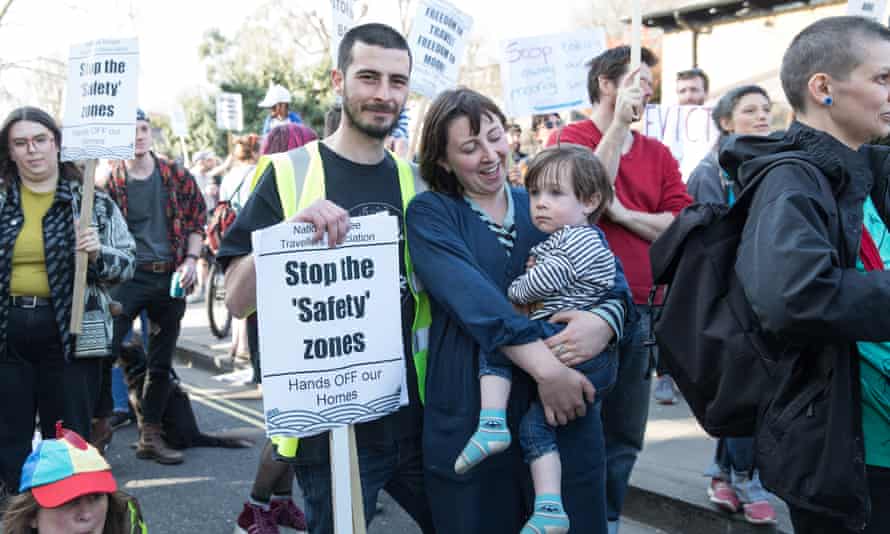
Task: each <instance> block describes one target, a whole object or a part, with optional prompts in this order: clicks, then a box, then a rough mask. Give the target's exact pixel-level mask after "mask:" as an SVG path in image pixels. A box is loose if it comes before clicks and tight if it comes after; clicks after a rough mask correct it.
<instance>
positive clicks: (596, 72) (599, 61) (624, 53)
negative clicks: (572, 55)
mask: <svg viewBox="0 0 890 534" xmlns="http://www.w3.org/2000/svg"><path fill="white" fill-rule="evenodd" d="M640 63H642V64H645V65H647V66H648V67H649V68H654V67H655V66H656V65H658V56H656V55H655V54H653V53H652V51H651V50H649V49H648V48H646V47H645V46H644V47H642V48H640ZM587 68H589V69H590V70H589V71H588V72H587V95H588V96H589V97H590V101H591V102H593V103H594V104H596V103H597V102H599V101H600V76H603V77H605V78H606V79H607V80H609V81H611V82H612V83H614V84H617V83H618V80H619V79H620V78H621V77H622V76H624V75H625V74H626V73H627V71H628V69H630V47H629V46H627V45H624V46H616V47H615V48H610V49H608V50H606V51H605V52H603V53H602V54H600V55H598V56H596V57H595V58H593V59H591V60H590V62H589V63H587Z"/></svg>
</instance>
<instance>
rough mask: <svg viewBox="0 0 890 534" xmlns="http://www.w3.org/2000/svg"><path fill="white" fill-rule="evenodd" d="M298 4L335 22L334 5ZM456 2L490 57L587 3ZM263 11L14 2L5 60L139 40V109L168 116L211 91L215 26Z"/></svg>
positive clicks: (231, 26) (58, 0)
mask: <svg viewBox="0 0 890 534" xmlns="http://www.w3.org/2000/svg"><path fill="white" fill-rule="evenodd" d="M292 1H293V2H294V3H295V4H299V5H301V6H306V5H311V6H312V7H313V8H315V9H317V10H318V12H319V13H323V14H324V15H325V16H326V17H329V16H330V13H329V12H330V3H329V1H328V0H292ZM367 1H368V4H369V11H368V16H367V18H366V20H368V21H377V22H385V23H388V24H391V25H393V26H398V25H399V19H398V3H397V0H367ZM452 3H453V4H454V5H456V6H457V7H458V8H460V9H462V10H463V11H465V12H467V13H468V14H470V16H472V17H473V19H474V24H473V32H472V33H478V34H480V35H484V36H485V37H486V39H487V41H488V46H487V47H486V50H488V51H493V50H495V49H496V46H497V44H498V43H499V42H500V41H501V40H503V39H506V38H509V37H520V36H531V35H536V34H542V33H557V32H560V31H568V30H571V29H573V28H572V24H573V20H572V17H571V14H572V12H573V11H572V10H573V8H574V7H575V6H577V5H580V4H581V3H582V0H550V1H548V2H547V3H546V5H547V12H546V18H543V19H542V13H541V6H542V5H543V4H542V2H541V1H540V0H485V1H479V0H452ZM259 4H260V2H259V1H258V0H247V1H245V0H152V1H141V2H138V1H135V0H14V1H13V4H12V8H11V10H10V12H9V13H8V14H7V16H6V18H5V19H4V23H3V26H2V27H0V51H2V52H0V58H2V60H3V61H11V60H27V59H30V58H33V57H36V56H41V55H42V56H51V57H56V58H58V59H65V58H67V56H68V49H69V47H70V45H71V44H74V43H79V42H84V41H89V40H92V39H98V38H114V37H132V36H136V37H138V38H139V49H140V58H139V61H140V83H139V102H140V105H141V106H142V107H144V108H145V109H147V110H150V111H156V112H167V113H169V112H171V111H172V109H173V108H174V106H175V104H176V101H177V100H178V98H179V97H180V96H181V95H183V94H188V93H194V92H196V91H212V90H213V88H212V87H210V86H208V85H207V84H206V81H205V70H204V67H203V66H202V65H201V63H200V61H199V59H198V46H199V44H200V42H201V37H202V35H203V34H204V32H205V31H207V30H208V29H210V28H214V27H215V28H219V29H220V30H222V32H223V33H224V34H225V35H228V36H232V35H234V34H235V32H236V31H237V29H238V27H239V26H240V25H241V23H242V22H243V20H244V19H245V18H246V17H248V16H249V15H250V14H251V13H252V12H253V11H254V10H255V9H256V7H257V6H258V5H259ZM542 20H543V21H544V22H543V24H542ZM14 90H17V91H27V90H28V88H26V87H18V88H15V89H14ZM26 94H27V93H26ZM0 111H3V110H0Z"/></svg>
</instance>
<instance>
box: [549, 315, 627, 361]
mask: <svg viewBox="0 0 890 534" xmlns="http://www.w3.org/2000/svg"><path fill="white" fill-rule="evenodd" d="M550 322H551V323H566V327H565V328H564V329H563V331H562V332H560V333H558V334H556V335H554V336H551V337H548V338H547V339H545V340H544V343H546V344H547V347H549V348H550V350H552V351H553V354H554V355H556V357H557V358H558V359H559V361H561V362H562V363H564V364H565V365H568V366H569V367H574V366H576V365H578V364H581V363H584V362H586V361H587V360H589V359H591V358H593V357H594V356H596V355H598V354H599V353H601V352H603V350H605V348H606V347H607V346H608V345H609V342H610V341H612V338H614V337H615V331H614V330H612V327H611V326H609V323H607V322H606V321H605V319H603V318H602V317H600V316H599V315H596V314H594V313H590V312H585V311H579V310H570V311H564V312H559V313H556V314H554V315H553V317H551V318H550Z"/></svg>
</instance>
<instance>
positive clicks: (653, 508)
mask: <svg viewBox="0 0 890 534" xmlns="http://www.w3.org/2000/svg"><path fill="white" fill-rule="evenodd" d="M176 356H177V358H178V359H179V360H180V361H181V362H182V363H184V364H186V365H188V366H192V367H196V368H199V369H203V370H206V371H209V372H216V373H229V372H232V371H234V370H236V369H240V368H243V367H245V366H249V364H247V363H244V364H238V365H235V364H233V362H232V359H231V358H229V357H228V356H225V355H215V354H213V353H210V352H209V351H208V350H207V348H206V347H205V346H203V345H201V344H200V343H195V342H193V341H189V340H187V339H180V340H179V341H178V343H177V346H176ZM702 491H704V490H702ZM622 514H623V515H624V516H626V517H629V518H630V519H633V520H634V521H637V522H639V523H643V524H645V525H647V526H651V527H655V528H658V529H661V530H663V531H665V533H666V534H793V533H792V532H790V531H786V530H782V529H780V528H777V527H776V526H775V525H752V524H750V523H748V522H746V521H745V520H744V519H743V518H742V515H741V514H734V515H729V514H727V513H726V512H723V511H720V510H717V509H716V508H714V507H712V506H710V505H709V504H703V503H701V502H697V501H691V500H686V499H682V498H678V497H673V496H671V495H668V494H665V493H661V492H658V491H655V490H652V489H647V488H645V487H642V486H639V485H635V484H630V485H629V486H628V488H627V495H626V496H625V499H624V507H623V509H622Z"/></svg>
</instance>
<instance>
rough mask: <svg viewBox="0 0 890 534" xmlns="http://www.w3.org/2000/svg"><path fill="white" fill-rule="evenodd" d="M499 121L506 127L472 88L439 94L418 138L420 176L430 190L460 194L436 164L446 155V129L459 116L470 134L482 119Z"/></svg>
mask: <svg viewBox="0 0 890 534" xmlns="http://www.w3.org/2000/svg"><path fill="white" fill-rule="evenodd" d="M483 115H486V116H488V117H489V118H490V119H492V120H494V119H497V120H499V121H501V125H502V126H503V127H504V128H506V125H507V118H506V117H505V116H504V113H503V112H502V111H501V109H500V108H499V107H498V105H497V104H495V103H494V101H493V100H491V99H490V98H488V97H487V96H485V95H483V94H481V93H477V92H476V91H474V90H472V89H467V88H465V87H459V88H457V89H451V90H448V91H443V92H442V93H440V94H439V96H437V97H436V100H434V101H433V103H432V105H431V106H430V109H429V111H427V113H426V117H424V120H423V133H422V134H421V136H420V154H419V161H420V175H421V176H423V179H424V180H425V181H426V182H427V183H428V184H429V186H430V189H432V190H433V191H436V192H438V193H445V194H449V195H455V196H456V195H461V194H463V186H461V184H460V182H459V181H458V179H457V176H455V175H454V173H453V172H450V171H447V170H445V169H444V168H443V167H442V166H441V165H439V162H440V161H442V160H444V159H445V158H446V157H447V155H448V128H449V127H450V126H451V123H452V122H453V121H454V120H455V119H458V118H460V117H466V118H467V119H469V121H470V131H471V132H472V133H473V135H479V130H480V129H481V128H482V116H483Z"/></svg>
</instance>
